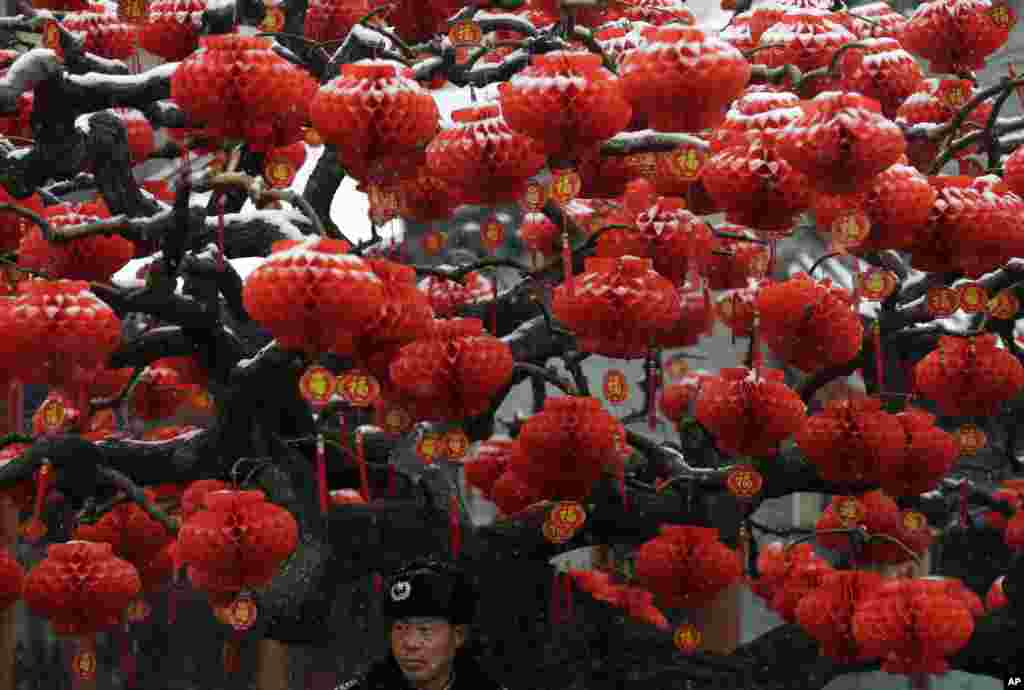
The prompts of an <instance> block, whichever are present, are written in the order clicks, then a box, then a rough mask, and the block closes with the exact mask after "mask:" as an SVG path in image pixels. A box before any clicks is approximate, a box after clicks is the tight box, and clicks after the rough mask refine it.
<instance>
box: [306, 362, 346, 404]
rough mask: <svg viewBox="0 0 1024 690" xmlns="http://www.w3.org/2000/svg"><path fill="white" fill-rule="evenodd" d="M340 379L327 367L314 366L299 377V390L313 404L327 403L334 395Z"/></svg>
mask: <svg viewBox="0 0 1024 690" xmlns="http://www.w3.org/2000/svg"><path fill="white" fill-rule="evenodd" d="M337 387H338V380H337V378H335V376H334V374H332V373H331V371H330V370H329V369H327V368H325V367H321V366H312V367H309V368H308V369H306V371H305V372H304V373H303V374H302V378H301V379H299V391H300V392H301V393H302V397H303V398H305V399H306V402H308V403H309V404H311V405H326V404H327V403H329V402H330V401H331V398H332V397H333V396H334V391H335V390H336V389H337Z"/></svg>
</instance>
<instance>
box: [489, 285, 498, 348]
mask: <svg viewBox="0 0 1024 690" xmlns="http://www.w3.org/2000/svg"><path fill="white" fill-rule="evenodd" d="M491 335H493V336H494V337H495V338H497V337H498V277H497V276H494V278H493V280H492V281H491Z"/></svg>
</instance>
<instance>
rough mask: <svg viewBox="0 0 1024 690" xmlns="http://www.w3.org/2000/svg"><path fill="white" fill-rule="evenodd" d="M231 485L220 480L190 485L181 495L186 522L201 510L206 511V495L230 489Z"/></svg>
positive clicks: (199, 481) (197, 482)
mask: <svg viewBox="0 0 1024 690" xmlns="http://www.w3.org/2000/svg"><path fill="white" fill-rule="evenodd" d="M230 488H231V485H230V484H228V483H227V482H222V481H221V480H219V479H200V480H198V481H194V482H192V483H191V484H189V485H188V488H187V489H185V491H184V492H183V493H182V494H181V515H182V517H184V518H185V519H186V520H187V519H188V518H190V517H192V515H194V514H195V513H198V512H199V511H200V510H206V506H205V505H204V501H206V494H208V493H210V492H213V491H224V490H226V489H230Z"/></svg>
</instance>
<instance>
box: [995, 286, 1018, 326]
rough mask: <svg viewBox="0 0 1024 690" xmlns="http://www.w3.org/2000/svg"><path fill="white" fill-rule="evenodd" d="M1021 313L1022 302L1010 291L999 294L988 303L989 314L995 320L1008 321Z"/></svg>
mask: <svg viewBox="0 0 1024 690" xmlns="http://www.w3.org/2000/svg"><path fill="white" fill-rule="evenodd" d="M1019 311H1020V300H1019V299H1017V296H1016V295H1014V294H1013V293H1012V292H1010V291H1009V290H1003V291H1002V292H999V293H997V294H996V295H995V296H994V297H993V298H992V299H990V300H989V301H988V313H989V315H990V316H991V317H992V318H993V319H1001V320H1003V321H1008V320H1009V319H1012V318H1015V317H1016V316H1017V312H1019Z"/></svg>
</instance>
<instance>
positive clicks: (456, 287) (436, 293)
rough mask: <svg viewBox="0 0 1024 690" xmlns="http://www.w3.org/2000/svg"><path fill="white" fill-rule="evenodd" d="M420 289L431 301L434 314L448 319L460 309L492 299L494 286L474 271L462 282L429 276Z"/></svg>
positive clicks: (422, 281) (421, 282) (421, 283)
mask: <svg viewBox="0 0 1024 690" xmlns="http://www.w3.org/2000/svg"><path fill="white" fill-rule="evenodd" d="M442 268H446V267H444V266H442ZM418 287H419V290H420V291H421V292H423V293H424V294H425V295H426V296H427V299H428V300H430V306H431V308H432V309H433V310H434V314H436V315H437V316H439V317H448V316H451V315H453V314H454V313H455V311H456V310H457V309H458V308H459V307H462V306H464V305H467V304H472V303H474V302H477V301H483V300H488V299H490V298H491V293H492V290H493V287H494V286H493V284H492V283H491V281H490V279H488V278H486V277H485V276H484V275H482V274H481V273H479V272H478V271H473V272H471V273H469V274H467V275H466V277H465V278H464V280H463V281H462V282H459V281H455V280H450V279H448V278H444V277H441V276H434V275H428V276H426V277H425V278H424V279H423V280H421V281H420V282H419V285H418Z"/></svg>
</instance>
